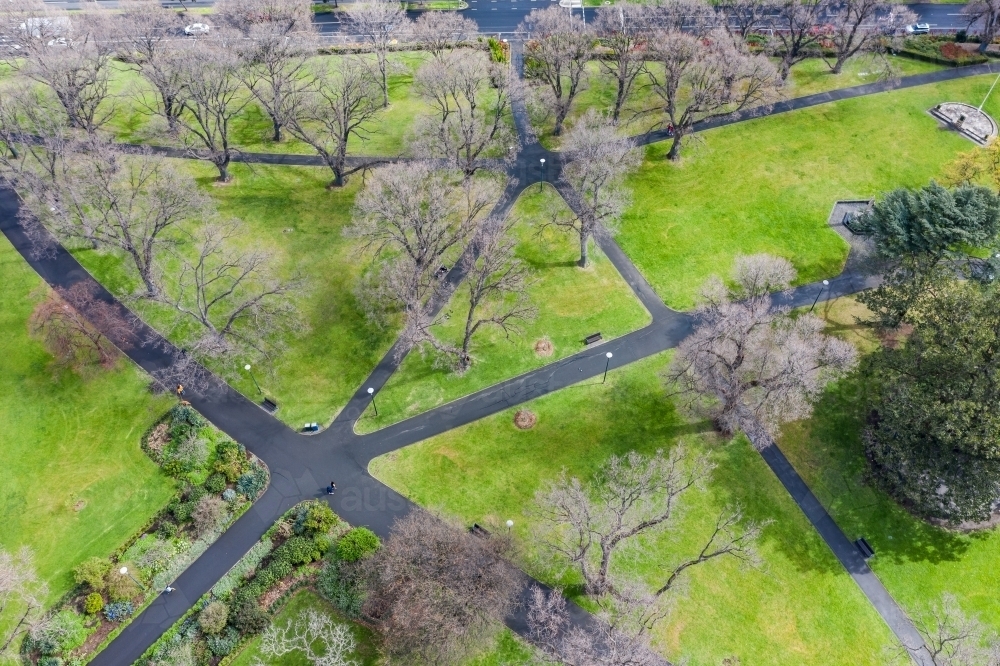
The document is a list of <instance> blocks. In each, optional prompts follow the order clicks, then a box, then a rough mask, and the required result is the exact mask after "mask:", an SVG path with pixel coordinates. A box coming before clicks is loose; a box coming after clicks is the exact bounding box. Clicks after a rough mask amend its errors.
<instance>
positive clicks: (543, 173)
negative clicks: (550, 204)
mask: <svg viewBox="0 0 1000 666" xmlns="http://www.w3.org/2000/svg"><path fill="white" fill-rule="evenodd" d="M539 161H540V162H541V163H542V178H541V180H539V181H538V191H539V192H541V191H542V183H543V182H544V181H545V158H544V157H543V158H542V159H541V160H539Z"/></svg>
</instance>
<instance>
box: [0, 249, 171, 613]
mask: <svg viewBox="0 0 1000 666" xmlns="http://www.w3.org/2000/svg"><path fill="white" fill-rule="evenodd" d="M0 281H2V282H3V285H4V288H3V290H2V291H0V330H2V331H3V333H4V334H3V336H2V339H0V357H2V358H3V363H0V391H2V393H3V396H4V399H3V401H2V402H0V423H2V424H3V425H2V426H0V460H2V461H3V465H2V467H3V476H4V480H3V483H2V484H0V548H3V549H5V550H8V551H13V550H16V549H17V548H19V547H21V546H25V545H26V546H30V547H31V548H32V550H33V551H34V553H35V565H36V569H37V571H38V574H39V576H40V577H41V578H42V579H43V580H45V581H47V582H48V584H49V592H50V594H49V601H54V600H55V599H56V598H58V597H59V596H61V595H62V594H64V593H65V592H66V591H68V590H69V589H70V588H72V587H73V585H74V581H73V576H72V573H71V571H72V569H73V567H74V566H76V565H77V564H79V563H80V562H81V561H82V560H84V559H86V558H88V557H91V556H100V557H107V556H108V555H109V554H110V553H111V552H112V551H113V550H114V549H115V548H117V547H119V546H120V545H121V544H122V542H123V541H125V540H126V539H127V538H128V537H129V536H131V535H132V534H133V533H134V532H136V531H137V530H138V529H139V528H141V527H142V526H143V524H144V523H145V522H146V521H147V520H148V519H149V518H151V517H152V516H153V515H154V514H155V513H156V512H157V511H158V510H159V509H160V508H161V507H162V506H163V505H164V504H165V503H166V502H167V501H168V500H169V499H170V497H171V496H172V495H173V493H174V482H173V481H172V480H171V479H169V478H168V477H167V476H165V475H163V474H162V473H161V472H160V470H159V468H157V466H156V465H155V464H153V462H152V461H151V460H149V458H148V457H146V455H145V454H144V453H143V452H142V450H141V449H140V448H139V440H140V437H141V436H142V434H143V432H145V430H146V428H148V427H149V426H150V425H151V424H152V423H153V421H155V420H156V418H157V417H158V416H159V415H160V414H162V413H163V412H164V411H166V410H167V409H168V408H169V406H170V404H171V402H172V401H171V400H170V399H168V398H163V397H154V396H152V395H151V394H150V393H149V391H147V389H146V386H147V384H148V382H149V379H148V377H146V376H145V375H144V374H143V373H141V372H140V371H138V370H137V369H135V368H134V366H132V365H130V364H129V363H127V362H125V361H124V360H122V361H121V362H120V363H119V365H118V366H117V367H116V368H115V369H114V370H97V369H86V370H85V371H83V373H82V376H81V374H77V373H75V372H73V371H70V370H61V369H59V368H57V367H56V366H54V365H53V359H52V356H51V355H50V354H49V353H48V352H47V351H46V350H45V348H44V347H43V346H42V344H41V343H40V342H39V341H38V340H36V339H34V338H32V337H31V336H30V335H29V332H28V318H29V316H30V314H31V312H32V310H33V308H34V307H35V305H36V304H37V303H38V302H39V301H40V300H41V299H42V298H43V297H44V295H45V293H46V290H47V287H46V286H45V285H44V284H43V283H42V281H41V279H40V278H39V277H38V276H37V275H36V274H35V273H34V272H33V271H32V270H31V268H29V267H28V265H27V264H26V263H24V261H23V260H22V259H21V257H20V255H18V254H17V252H16V251H15V250H14V248H13V247H11V245H10V243H9V242H8V241H7V239H6V238H4V239H0ZM3 621H4V620H3V618H0V623H2V622H3Z"/></svg>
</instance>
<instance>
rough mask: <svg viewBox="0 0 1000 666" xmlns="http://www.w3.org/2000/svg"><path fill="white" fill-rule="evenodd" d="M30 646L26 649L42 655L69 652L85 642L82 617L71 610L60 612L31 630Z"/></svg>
mask: <svg viewBox="0 0 1000 666" xmlns="http://www.w3.org/2000/svg"><path fill="white" fill-rule="evenodd" d="M29 639H30V644H29V645H28V646H26V647H28V648H29V649H33V650H35V651H37V652H38V653H39V654H42V655H54V654H59V653H61V652H69V651H71V650H75V649H76V648H78V647H80V646H81V645H83V643H84V641H86V640H87V629H86V628H85V627H84V626H83V616H81V615H79V614H78V613H77V612H76V611H73V610H69V609H66V610H61V611H59V612H58V613H56V614H54V615H51V616H49V618H48V619H47V620H46V621H45V622H42V623H41V624H39V625H37V626H36V627H35V628H34V629H32V631H31V634H30V635H29Z"/></svg>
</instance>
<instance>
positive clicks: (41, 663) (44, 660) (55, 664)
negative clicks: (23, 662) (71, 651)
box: [38, 657, 63, 666]
mask: <svg viewBox="0 0 1000 666" xmlns="http://www.w3.org/2000/svg"><path fill="white" fill-rule="evenodd" d="M62 663H63V661H62V659H60V658H59V657H40V658H39V659H38V666H62Z"/></svg>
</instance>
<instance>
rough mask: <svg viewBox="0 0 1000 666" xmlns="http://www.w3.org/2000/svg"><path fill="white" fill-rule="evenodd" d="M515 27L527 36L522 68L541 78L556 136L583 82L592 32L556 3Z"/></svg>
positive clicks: (535, 12)
mask: <svg viewBox="0 0 1000 666" xmlns="http://www.w3.org/2000/svg"><path fill="white" fill-rule="evenodd" d="M517 30H518V32H520V33H522V34H525V35H527V36H528V38H529V39H528V41H527V42H526V43H525V49H524V64H525V72H526V74H527V75H528V77H529V78H534V79H537V80H539V81H541V83H542V86H543V87H544V90H545V94H546V100H545V102H546V104H547V105H548V106H549V107H550V108H552V109H553V110H554V112H555V129H554V130H553V133H554V134H555V135H556V136H559V135H560V134H562V129H563V122H564V121H565V120H566V116H567V115H568V114H569V110H570V107H571V106H572V105H573V100H574V99H576V96H577V95H578V94H579V93H580V92H581V91H582V90H583V89H584V87H585V86H586V75H587V63H588V62H589V61H590V58H591V53H592V51H593V47H594V41H595V40H594V35H593V34H592V33H591V31H590V29H589V28H588V26H587V25H586V24H585V23H584V22H583V20H582V19H580V18H579V17H577V16H575V15H573V14H571V13H570V12H567V11H565V10H564V9H562V8H560V7H555V6H553V7H546V8H545V9H535V10H533V11H532V12H531V13H530V14H528V16H527V17H526V18H525V19H524V22H523V23H521V25H520V26H518V29H517Z"/></svg>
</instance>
